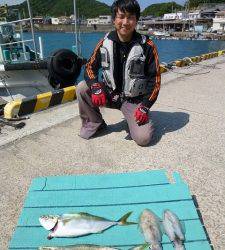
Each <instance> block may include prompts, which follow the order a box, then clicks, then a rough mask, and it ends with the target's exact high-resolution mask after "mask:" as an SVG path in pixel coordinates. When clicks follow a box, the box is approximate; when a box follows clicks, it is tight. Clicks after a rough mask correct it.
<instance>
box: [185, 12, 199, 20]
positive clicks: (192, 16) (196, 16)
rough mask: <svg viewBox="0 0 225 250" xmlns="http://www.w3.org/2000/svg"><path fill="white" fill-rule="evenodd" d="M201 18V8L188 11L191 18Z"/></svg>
mask: <svg viewBox="0 0 225 250" xmlns="http://www.w3.org/2000/svg"><path fill="white" fill-rule="evenodd" d="M199 18H201V11H200V10H196V11H191V12H189V13H188V19H189V20H197V19H199Z"/></svg>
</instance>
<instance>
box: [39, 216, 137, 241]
mask: <svg viewBox="0 0 225 250" xmlns="http://www.w3.org/2000/svg"><path fill="white" fill-rule="evenodd" d="M131 213H132V212H129V213H127V214H125V215H124V216H123V217H121V218H120V219H119V220H118V221H111V220H108V219H105V218H102V217H98V216H95V215H91V214H88V213H83V212H81V213H74V214H63V215H61V216H59V215H43V216H41V217H40V218H39V221H40V224H41V225H42V226H43V227H44V228H45V229H46V230H51V233H50V234H49V235H48V239H49V240H50V239H52V238H54V237H78V236H82V235H87V234H93V233H101V232H103V231H104V230H106V229H108V228H110V227H112V226H115V225H131V224H136V223H134V222H127V219H128V217H129V216H130V215H131Z"/></svg>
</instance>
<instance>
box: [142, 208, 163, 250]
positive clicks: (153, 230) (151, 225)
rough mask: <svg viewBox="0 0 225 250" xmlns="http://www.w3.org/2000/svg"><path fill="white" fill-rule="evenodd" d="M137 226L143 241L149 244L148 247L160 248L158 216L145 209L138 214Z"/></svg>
mask: <svg viewBox="0 0 225 250" xmlns="http://www.w3.org/2000/svg"><path fill="white" fill-rule="evenodd" d="M139 226H140V228H141V230H142V233H143V235H144V238H145V241H146V242H147V243H149V245H150V247H149V248H150V249H152V250H162V245H161V242H162V231H161V222H160V219H159V218H158V216H157V215H155V214H154V213H153V212H152V211H151V210H149V209H145V210H144V211H143V212H142V214H141V216H140V220H139Z"/></svg>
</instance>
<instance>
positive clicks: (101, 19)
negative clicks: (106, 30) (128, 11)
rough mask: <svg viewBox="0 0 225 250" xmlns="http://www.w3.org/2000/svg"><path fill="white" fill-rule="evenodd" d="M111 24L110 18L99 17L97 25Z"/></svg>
mask: <svg viewBox="0 0 225 250" xmlns="http://www.w3.org/2000/svg"><path fill="white" fill-rule="evenodd" d="M111 23H112V16H99V24H103V25H107V24H111Z"/></svg>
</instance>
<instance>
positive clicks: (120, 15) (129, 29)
mask: <svg viewBox="0 0 225 250" xmlns="http://www.w3.org/2000/svg"><path fill="white" fill-rule="evenodd" d="M114 25H115V28H116V30H117V33H118V35H119V36H121V37H124V38H126V37H131V36H132V34H133V32H134V30H135V28H136V25H137V18H136V15H135V14H131V13H129V12H125V13H124V12H122V11H121V10H120V9H118V11H117V13H116V17H115V20H114Z"/></svg>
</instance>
